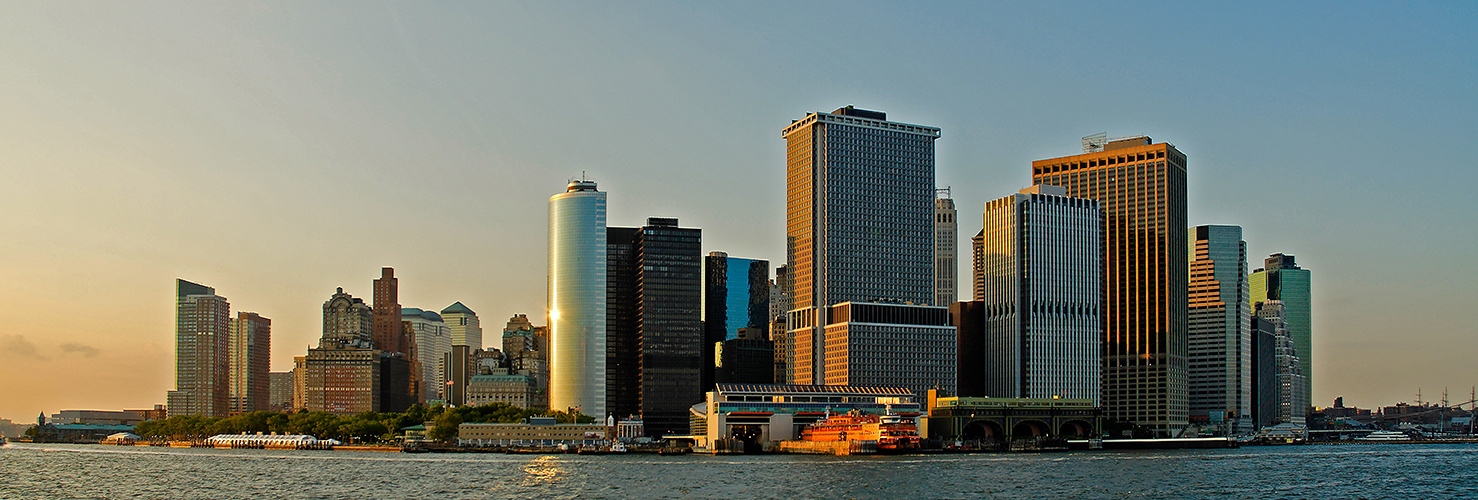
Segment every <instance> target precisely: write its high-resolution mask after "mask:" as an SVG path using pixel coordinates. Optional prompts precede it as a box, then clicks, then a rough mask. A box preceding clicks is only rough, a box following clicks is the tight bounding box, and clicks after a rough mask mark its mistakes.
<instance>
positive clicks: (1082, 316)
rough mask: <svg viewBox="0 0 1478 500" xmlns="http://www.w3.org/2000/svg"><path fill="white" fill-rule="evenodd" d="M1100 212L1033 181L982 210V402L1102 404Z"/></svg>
mask: <svg viewBox="0 0 1478 500" xmlns="http://www.w3.org/2000/svg"><path fill="white" fill-rule="evenodd" d="M1102 227H1103V212H1102V211H1101V210H1100V209H1099V204H1098V202H1096V201H1094V200H1090V199H1085V198H1074V197H1069V196H1067V190H1066V189H1065V188H1062V187H1058V186H1049V185H1037V186H1032V187H1030V188H1027V189H1023V190H1021V191H1020V192H1018V193H1016V194H1013V195H1011V196H1007V197H1005V198H1000V199H997V200H994V201H990V202H987V203H986V204H985V213H984V215H983V216H982V233H981V234H982V239H981V242H980V245H978V246H977V247H976V248H977V251H978V252H980V254H979V255H977V256H975V258H974V260H975V261H977V262H980V263H981V272H980V274H978V275H976V276H975V278H974V279H975V280H976V281H978V283H976V284H975V286H974V287H973V288H975V289H977V290H981V291H982V310H981V313H983V314H984V318H983V319H982V320H980V321H981V324H982V325H983V329H984V331H983V335H982V337H981V339H980V342H981V343H980V349H981V350H982V353H981V354H982V355H983V356H982V357H980V358H971V359H965V358H961V360H960V365H961V366H967V367H973V368H974V369H976V370H982V371H983V372H984V375H983V377H982V378H981V381H982V384H983V391H984V394H982V395H983V396H988V397H997V398H1038V399H1040V398H1049V399H1050V398H1053V397H1059V398H1074V399H1086V400H1089V401H1092V402H1093V403H1094V404H1099V403H1100V402H1101V393H1100V384H1101V383H1102V375H1101V370H1102V358H1101V355H1102V349H1103V330H1102V328H1103V323H1102V321H1103V316H1102V311H1103V300H1102V295H1101V294H1102V283H1101V282H1100V280H1101V279H1102V276H1103V261H1102V257H1103V242H1102V239H1101V232H1100V231H1101V229H1102Z"/></svg>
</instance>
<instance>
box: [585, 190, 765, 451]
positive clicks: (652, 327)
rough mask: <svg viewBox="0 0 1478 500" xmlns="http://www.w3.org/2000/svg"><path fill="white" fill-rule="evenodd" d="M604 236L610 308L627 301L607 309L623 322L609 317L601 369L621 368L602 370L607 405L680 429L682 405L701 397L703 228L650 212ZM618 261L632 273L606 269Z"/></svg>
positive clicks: (660, 428)
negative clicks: (631, 227)
mask: <svg viewBox="0 0 1478 500" xmlns="http://www.w3.org/2000/svg"><path fill="white" fill-rule="evenodd" d="M612 229H613V230H614V229H622V228H612ZM627 235H630V236H631V237H632V239H631V240H630V248H631V249H630V253H629V255H628V254H625V250H624V249H622V250H619V251H618V250H617V249H616V247H618V246H621V245H623V244H624V243H625V242H624V241H618V240H617V239H615V238H624V237H625V236H627ZM608 236H609V237H610V238H612V239H610V240H608V247H610V248H612V250H611V252H610V253H608V255H610V256H612V257H611V258H610V259H608V261H607V266H608V276H610V277H611V278H613V281H608V282H607V286H608V287H609V290H608V295H611V296H615V297H616V298H617V300H616V301H614V302H612V303H608V307H612V308H625V307H629V309H625V310H619V309H618V310H613V311H611V312H609V313H608V315H609V317H612V318H619V319H622V321H616V322H608V325H611V328H608V329H607V332H606V334H607V336H608V341H609V347H608V351H607V352H608V353H609V359H608V360H607V363H608V364H607V367H608V368H613V367H614V368H619V369H622V370H623V372H624V373H616V374H608V376H607V380H614V381H616V382H615V385H613V386H611V387H610V388H608V391H611V392H610V393H608V402H607V405H608V408H610V409H611V410H612V411H613V412H614V411H624V412H626V413H612V415H615V416H617V417H620V418H624V417H626V416H628V415H629V414H630V413H629V412H631V411H632V410H633V409H635V410H636V412H637V413H639V414H640V415H641V417H642V420H643V421H644V422H645V424H646V431H647V432H648V433H650V434H651V435H654V436H660V435H663V434H671V433H678V434H681V433H684V432H686V430H687V409H688V407H689V406H690V405H692V404H693V403H695V402H697V401H699V400H701V399H702V398H703V391H702V389H701V387H702V382H703V371H704V370H703V364H704V363H703V361H704V358H703V356H704V332H703V320H702V300H703V299H702V297H703V260H702V254H701V252H700V246H701V244H702V231H701V230H700V229H696V228H684V227H679V226H678V220H677V219H671V218H661V217H652V218H649V219H647V225H646V226H643V227H641V228H636V230H635V231H634V232H626V231H610V232H608ZM618 267H627V268H629V269H630V272H629V273H624V272H616V271H611V270H618V269H617V268H618ZM766 272H768V270H766ZM632 368H634V372H635V373H634V374H633V373H632V371H633V370H632ZM613 375H614V376H613ZM633 375H634V378H635V381H636V383H635V384H634V385H633V384H632V383H631V382H632V378H633ZM632 389H635V391H636V392H635V393H634V394H633V393H632ZM633 396H635V399H634V400H633V399H632V397H633Z"/></svg>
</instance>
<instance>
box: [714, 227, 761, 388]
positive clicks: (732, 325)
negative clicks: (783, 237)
mask: <svg viewBox="0 0 1478 500" xmlns="http://www.w3.org/2000/svg"><path fill="white" fill-rule="evenodd" d="M769 278H770V261H767V260H755V259H741V258H738V257H730V256H729V254H726V253H724V252H709V254H708V256H707V257H704V259H703V305H704V307H703V311H704V313H703V314H704V318H703V329H704V339H703V366H704V370H703V371H704V373H703V390H704V391H705V392H706V391H709V390H712V389H713V384H714V381H715V380H716V378H715V373H716V370H715V368H716V367H715V362H717V361H718V360H719V358H718V357H717V352H716V351H715V349H716V347H715V346H717V345H718V344H719V343H722V342H724V341H726V340H734V339H738V338H739V330H741V329H745V328H752V329H754V330H755V331H756V332H763V331H766V330H768V329H769V325H770V300H771V298H772V294H771V293H770V289H771V287H770V280H769ZM776 288H778V287H776ZM751 337H752V338H751V339H749V340H755V341H760V340H764V341H768V340H769V335H768V334H766V335H758V334H753V335H751ZM772 354H773V353H772ZM772 357H773V356H772ZM766 367H767V368H773V367H772V366H770V364H769V363H767V364H766Z"/></svg>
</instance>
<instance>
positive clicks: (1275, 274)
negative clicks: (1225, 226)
mask: <svg viewBox="0 0 1478 500" xmlns="http://www.w3.org/2000/svg"><path fill="white" fill-rule="evenodd" d="M1247 282H1248V285H1249V288H1250V290H1251V295H1252V303H1253V305H1256V304H1257V303H1258V302H1263V301H1267V300H1278V301H1282V302H1283V320H1284V321H1285V322H1287V323H1288V334H1289V336H1290V338H1291V339H1292V342H1293V347H1294V349H1295V350H1297V351H1298V362H1299V371H1300V372H1301V373H1302V375H1303V376H1304V378H1305V382H1306V383H1305V384H1304V397H1303V399H1304V401H1313V400H1314V399H1313V387H1314V372H1313V369H1314V365H1313V358H1314V340H1313V339H1314V337H1313V332H1314V317H1313V299H1312V294H1311V288H1310V287H1311V286H1312V285H1311V283H1312V281H1311V277H1310V274H1309V270H1308V269H1304V268H1301V267H1298V264H1297V263H1296V262H1294V259H1293V256H1292V255H1286V254H1281V253H1275V254H1272V255H1270V256H1268V258H1267V259H1264V260H1263V267H1262V268H1260V269H1258V270H1256V271H1253V272H1252V275H1251V276H1249V277H1248V279H1247Z"/></svg>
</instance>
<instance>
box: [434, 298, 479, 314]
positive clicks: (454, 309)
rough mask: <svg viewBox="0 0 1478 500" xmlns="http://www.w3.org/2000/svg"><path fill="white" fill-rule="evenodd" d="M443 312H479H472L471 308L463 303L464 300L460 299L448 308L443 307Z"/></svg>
mask: <svg viewBox="0 0 1478 500" xmlns="http://www.w3.org/2000/svg"><path fill="white" fill-rule="evenodd" d="M441 313H442V314H477V313H475V312H472V310H471V309H468V308H467V306H464V305H462V302H460V301H458V302H457V303H454V304H452V305H449V306H446V309H442V310H441Z"/></svg>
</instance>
